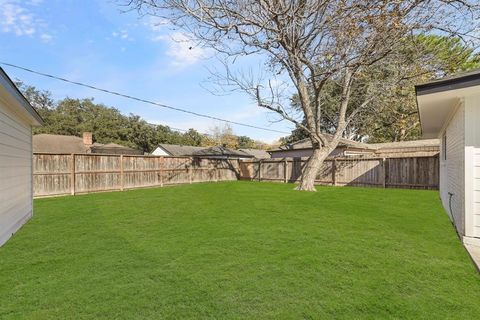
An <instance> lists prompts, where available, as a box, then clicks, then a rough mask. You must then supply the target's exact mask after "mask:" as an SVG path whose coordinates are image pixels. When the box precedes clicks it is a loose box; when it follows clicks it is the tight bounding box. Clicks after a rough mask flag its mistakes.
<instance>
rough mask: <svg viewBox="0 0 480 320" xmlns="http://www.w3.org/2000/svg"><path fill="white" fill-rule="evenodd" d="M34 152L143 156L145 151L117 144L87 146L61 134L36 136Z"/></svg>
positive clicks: (75, 138) (34, 138) (81, 140)
mask: <svg viewBox="0 0 480 320" xmlns="http://www.w3.org/2000/svg"><path fill="white" fill-rule="evenodd" d="M32 140H33V152H38V153H105V154H107V153H113V154H120V153H121V154H143V151H141V150H136V149H132V148H129V147H125V146H122V145H119V144H116V143H107V144H101V143H98V142H95V143H94V144H92V145H85V143H84V141H83V138H80V137H77V136H65V135H60V134H45V133H42V134H36V135H34V136H33V138H32Z"/></svg>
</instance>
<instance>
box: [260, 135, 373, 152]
mask: <svg viewBox="0 0 480 320" xmlns="http://www.w3.org/2000/svg"><path fill="white" fill-rule="evenodd" d="M326 136H327V139H332V136H331V135H326ZM338 146H339V147H349V148H357V149H367V150H368V149H374V148H373V147H370V145H368V144H366V143H361V142H357V141H353V140H349V139H345V138H340V142H339V143H338ZM311 148H312V142H311V141H310V139H308V138H307V139H303V140H300V141H297V142H294V143H291V144H287V145H284V146H280V147H278V148H275V149H272V150H268V151H269V152H275V151H285V150H301V149H311Z"/></svg>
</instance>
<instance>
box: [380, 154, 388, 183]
mask: <svg viewBox="0 0 480 320" xmlns="http://www.w3.org/2000/svg"><path fill="white" fill-rule="evenodd" d="M385 162H386V159H385V158H382V159H381V160H380V164H381V166H382V179H383V181H382V187H383V188H386V187H387V168H386V163H385Z"/></svg>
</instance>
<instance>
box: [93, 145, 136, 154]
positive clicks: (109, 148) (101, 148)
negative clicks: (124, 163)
mask: <svg viewBox="0 0 480 320" xmlns="http://www.w3.org/2000/svg"><path fill="white" fill-rule="evenodd" d="M90 149H91V151H92V153H112V154H143V151H142V150H138V149H133V148H129V147H126V146H122V145H120V144H117V143H107V144H101V143H94V144H93V145H92V146H91V148H90Z"/></svg>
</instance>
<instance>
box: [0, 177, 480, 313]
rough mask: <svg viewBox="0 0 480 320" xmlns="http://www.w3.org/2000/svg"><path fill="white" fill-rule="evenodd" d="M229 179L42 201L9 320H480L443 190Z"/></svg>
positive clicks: (11, 287)
mask: <svg viewBox="0 0 480 320" xmlns="http://www.w3.org/2000/svg"><path fill="white" fill-rule="evenodd" d="M292 189H293V185H286V184H270V183H252V182H231V183H228V182H227V183H211V184H193V185H184V186H177V187H168V188H161V189H145V190H137V191H127V192H113V193H102V194H91V195H84V196H76V197H60V198H49V199H40V200H35V203H34V204H35V215H34V218H33V219H32V220H30V221H29V222H28V223H27V224H26V225H25V226H24V227H23V228H22V229H21V230H20V231H19V232H18V233H17V234H16V235H15V236H14V237H13V238H12V239H11V240H10V241H9V242H7V244H6V245H5V246H4V247H2V248H0V319H22V318H26V319H136V318H138V319H144V318H152V319H160V318H178V319H187V318H216V319H225V318H237V319H238V318H249V319H266V318H271V319H284V318H287V319H329V318H355V319H362V318H365V319H385V318H401V319H444V318H451V319H478V318H479V317H480V276H479V275H478V274H477V272H476V270H475V268H474V266H473V264H472V263H471V261H470V260H469V257H468V255H467V253H466V252H465V250H464V249H463V247H462V245H461V244H460V241H459V240H458V238H457V237H456V234H455V232H454V230H453V228H452V226H451V224H450V221H449V220H448V218H447V216H446V214H445V213H444V212H443V209H442V207H441V205H440V202H439V199H438V193H437V192H434V191H414V190H395V189H385V190H384V189H373V188H371V189H368V188H334V187H319V188H318V189H319V190H318V192H317V193H300V192H295V191H293V190H292Z"/></svg>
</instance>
